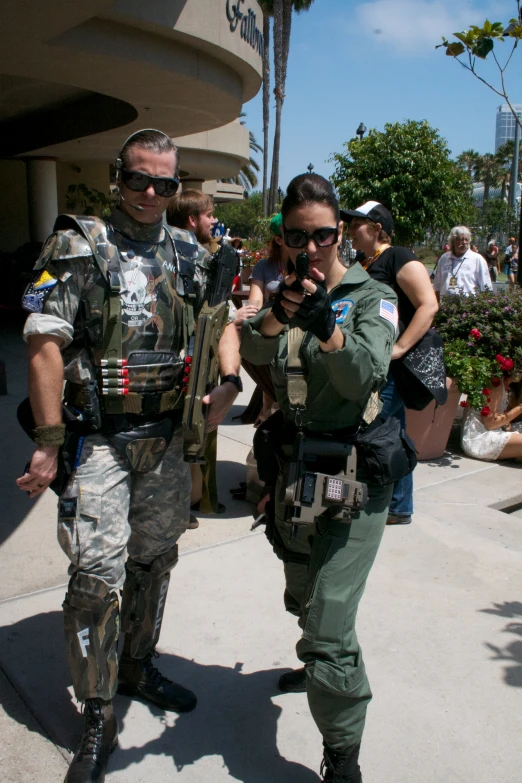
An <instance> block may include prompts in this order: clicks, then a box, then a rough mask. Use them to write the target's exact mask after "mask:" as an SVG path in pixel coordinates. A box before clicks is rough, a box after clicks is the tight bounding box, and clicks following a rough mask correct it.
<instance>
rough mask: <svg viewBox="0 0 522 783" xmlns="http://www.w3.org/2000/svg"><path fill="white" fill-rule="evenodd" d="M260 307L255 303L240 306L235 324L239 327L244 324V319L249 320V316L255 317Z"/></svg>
mask: <svg viewBox="0 0 522 783" xmlns="http://www.w3.org/2000/svg"><path fill="white" fill-rule="evenodd" d="M258 310H259V307H258V306H257V305H253V304H248V303H247V304H246V305H243V307H240V308H239V310H237V312H236V317H235V318H234V326H237V327H238V328H239V327H240V326H242V325H243V322H244V321H247V320H248V319H249V318H253V317H254V316H255V315H256V313H257V312H258Z"/></svg>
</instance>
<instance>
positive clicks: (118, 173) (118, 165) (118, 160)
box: [114, 128, 171, 212]
mask: <svg viewBox="0 0 522 783" xmlns="http://www.w3.org/2000/svg"><path fill="white" fill-rule="evenodd" d="M145 131H154V133H159V134H160V136H164V137H165V138H166V139H168V140H169V141H171V138H170V136H168V135H167V134H166V133H163V131H160V130H158V129H157V128H141V129H140V130H138V131H134V133H131V135H130V136H129V137H128V138H127V139H125V141H124V142H123V144H122V147H121V150H120V154H119V156H118V157H117V158H116V160H115V161H114V165H115V167H116V190H117V191H118V195H119V197H120V198H121V200H122V201H124V202H125V203H126V204H127V206H128V207H132V209H135V210H136V211H137V212H145V210H144V208H143V207H140V206H139V205H138V204H131V203H130V201H127V199H126V198H125V197H124V196H123V194H122V192H121V187H120V185H121V172H122V169H123V160H122V159H121V154H122V152H123V150H124V149H125V147H126V146H127V144H128V143H129V141H131V139H133V138H134V137H135V136H138V134H140V133H144V132H145Z"/></svg>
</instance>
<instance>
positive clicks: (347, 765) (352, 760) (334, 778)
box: [321, 743, 362, 783]
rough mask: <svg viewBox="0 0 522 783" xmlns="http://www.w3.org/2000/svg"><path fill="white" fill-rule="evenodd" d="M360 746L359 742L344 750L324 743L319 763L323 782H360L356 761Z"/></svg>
mask: <svg viewBox="0 0 522 783" xmlns="http://www.w3.org/2000/svg"><path fill="white" fill-rule="evenodd" d="M360 748H361V743H359V744H358V745H352V747H351V748H347V749H346V750H333V748H329V747H328V745H325V746H324V757H323V761H322V764H321V775H323V781H324V783H326V782H327V783H362V775H361V768H360V767H359V762H358V759H359V750H360Z"/></svg>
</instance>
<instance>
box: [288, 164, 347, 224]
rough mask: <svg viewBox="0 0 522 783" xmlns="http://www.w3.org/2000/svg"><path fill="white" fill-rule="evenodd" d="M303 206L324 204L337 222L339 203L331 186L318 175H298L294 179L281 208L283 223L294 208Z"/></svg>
mask: <svg viewBox="0 0 522 783" xmlns="http://www.w3.org/2000/svg"><path fill="white" fill-rule="evenodd" d="M304 204H326V205H327V206H329V207H330V209H331V210H332V212H333V213H334V215H335V222H336V223H338V222H339V201H338V199H337V196H336V195H335V191H334V189H333V185H332V183H331V182H328V180H327V179H325V178H324V177H321V175H320V174H299V176H298V177H294V178H293V180H292V181H291V182H290V184H289V185H288V187H287V189H286V196H285V198H284V201H283V205H282V207H281V213H282V215H283V222H284V221H285V220H286V218H287V217H288V215H289V213H290V212H291V211H292V209H295V207H300V206H303V205H304Z"/></svg>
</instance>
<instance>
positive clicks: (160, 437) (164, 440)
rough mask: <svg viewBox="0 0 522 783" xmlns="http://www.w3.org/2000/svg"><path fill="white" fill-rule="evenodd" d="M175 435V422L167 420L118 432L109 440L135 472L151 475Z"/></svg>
mask: <svg viewBox="0 0 522 783" xmlns="http://www.w3.org/2000/svg"><path fill="white" fill-rule="evenodd" d="M173 435H174V422H173V421H172V419H168V418H165V419H161V420H160V421H154V422H149V423H148V424H141V425H139V426H138V427H134V428H133V429H132V430H127V431H126V432H117V433H115V434H114V435H110V436H109V437H108V440H109V443H110V444H111V446H114V448H115V449H117V451H119V453H120V454H121V455H122V456H123V457H125V458H126V459H127V462H128V463H129V465H130V466H131V468H132V470H133V471H135V472H136V473H149V471H151V470H154V469H155V468H156V467H157V466H158V465H159V463H160V462H161V460H162V458H163V455H164V454H165V452H166V451H167V448H168V446H169V443H170V441H171V440H172V436H173Z"/></svg>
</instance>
